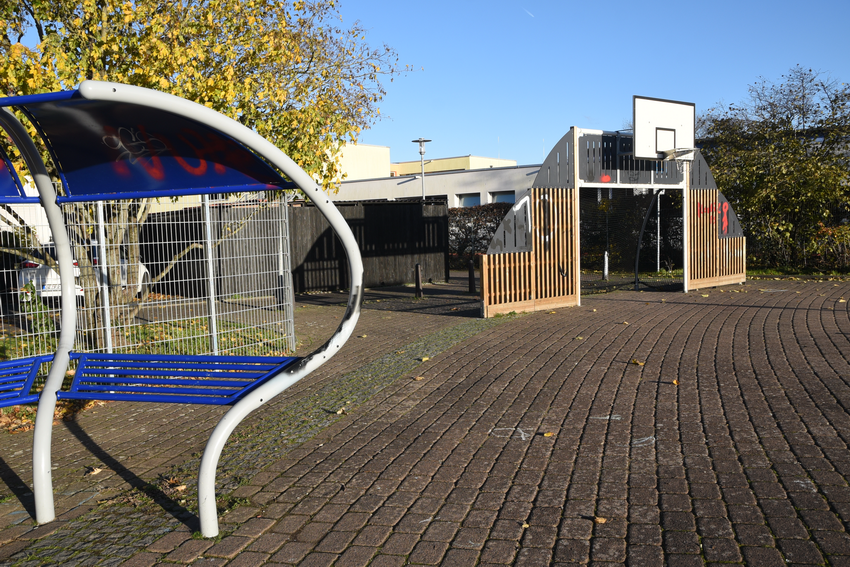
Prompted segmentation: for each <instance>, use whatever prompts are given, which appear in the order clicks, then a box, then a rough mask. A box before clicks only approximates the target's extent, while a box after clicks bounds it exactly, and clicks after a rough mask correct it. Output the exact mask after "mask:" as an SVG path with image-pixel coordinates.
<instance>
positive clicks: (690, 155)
mask: <svg viewBox="0 0 850 567" xmlns="http://www.w3.org/2000/svg"><path fill="white" fill-rule="evenodd" d="M697 151H699V150H697V149H696V148H675V149H672V150H664V151H663V152H661V153H663V154H664V159H663V160H662V161H675V162H676V170H677V171H678V172H679V173H684V171H685V162H686V161H691V160H692V159H694V155H695V153H696V152H697Z"/></svg>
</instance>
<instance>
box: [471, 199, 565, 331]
mask: <svg viewBox="0 0 850 567" xmlns="http://www.w3.org/2000/svg"><path fill="white" fill-rule="evenodd" d="M531 203H532V209H531V210H532V213H531V214H532V219H531V220H532V222H531V226H533V227H535V228H534V230H533V234H532V242H533V246H532V251H531V252H512V253H506V254H488V255H484V256H482V257H481V260H482V262H481V299H482V301H481V304H482V315H483V316H484V317H492V316H493V315H497V314H499V313H509V312H511V311H538V310H541V309H554V308H557V307H569V306H573V305H578V304H579V302H580V297H579V283H580V281H579V262H578V199H577V198H576V190H575V189H550V188H534V189H532V190H531Z"/></svg>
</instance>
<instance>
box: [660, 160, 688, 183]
mask: <svg viewBox="0 0 850 567" xmlns="http://www.w3.org/2000/svg"><path fill="white" fill-rule="evenodd" d="M656 164H657V169H656V170H655V182H656V183H658V184H660V185H678V184H680V183H681V182H682V181H684V180H685V173H684V171H679V167H678V166H677V164H676V162H675V161H672V160H671V161H658V162H656Z"/></svg>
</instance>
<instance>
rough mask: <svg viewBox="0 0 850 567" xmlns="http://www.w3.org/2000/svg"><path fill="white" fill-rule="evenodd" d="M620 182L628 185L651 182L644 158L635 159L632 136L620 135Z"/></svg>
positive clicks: (650, 172) (647, 165)
mask: <svg viewBox="0 0 850 567" xmlns="http://www.w3.org/2000/svg"><path fill="white" fill-rule="evenodd" d="M619 142H620V163H619V164H618V166H619V169H620V177H619V179H620V183H622V184H630V185H649V184H650V183H652V171H653V169H652V168H650V167H649V162H647V161H646V160H635V159H634V156H633V155H632V153H633V152H634V138H633V137H632V136H625V135H620V140H619Z"/></svg>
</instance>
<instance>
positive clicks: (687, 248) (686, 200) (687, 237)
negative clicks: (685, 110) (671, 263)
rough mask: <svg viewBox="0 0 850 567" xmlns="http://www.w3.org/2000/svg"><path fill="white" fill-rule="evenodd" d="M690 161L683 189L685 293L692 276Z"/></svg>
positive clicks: (686, 166)
mask: <svg viewBox="0 0 850 567" xmlns="http://www.w3.org/2000/svg"><path fill="white" fill-rule="evenodd" d="M690 167H691V166H690V162H687V161H686V162H685V188H684V189H683V190H682V252H683V253H684V258H683V260H684V261H683V262H682V264H683V265H682V282H683V286H684V288H685V293H688V280H689V279H690V277H691V261H690V256H691V231H690V228H689V226H690V222H691V220H690V214H689V209H690V193H691V170H690Z"/></svg>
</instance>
